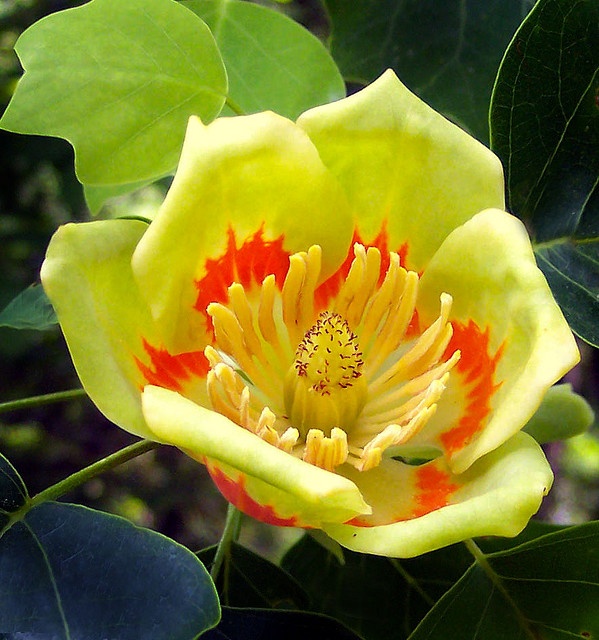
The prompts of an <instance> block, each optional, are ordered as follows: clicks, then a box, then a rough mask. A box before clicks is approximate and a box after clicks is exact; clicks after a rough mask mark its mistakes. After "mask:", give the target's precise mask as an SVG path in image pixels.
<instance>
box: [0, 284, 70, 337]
mask: <svg viewBox="0 0 599 640" xmlns="http://www.w3.org/2000/svg"><path fill="white" fill-rule="evenodd" d="M57 322H58V320H57V318H56V314H55V313H54V309H53V308H52V304H51V303H50V300H48V297H47V296H46V294H45V292H44V290H43V288H42V287H40V286H39V285H36V284H32V285H31V286H30V287H27V289H25V291H22V292H21V293H20V294H19V295H18V296H17V297H16V298H14V300H12V301H11V302H9V303H8V305H7V306H6V307H4V309H3V310H2V311H0V327H10V328H12V329H36V330H38V331H44V330H45V329H49V328H50V327H53V326H54V325H55V324H56V323H57Z"/></svg>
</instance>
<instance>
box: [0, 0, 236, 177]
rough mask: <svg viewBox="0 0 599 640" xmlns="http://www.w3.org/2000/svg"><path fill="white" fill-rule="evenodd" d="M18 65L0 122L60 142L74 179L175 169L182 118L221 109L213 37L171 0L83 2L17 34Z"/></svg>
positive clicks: (223, 88)
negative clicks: (69, 152)
mask: <svg viewBox="0 0 599 640" xmlns="http://www.w3.org/2000/svg"><path fill="white" fill-rule="evenodd" d="M16 51H17V53H18V55H19V58H20V59H21V61H22V63H23V67H24V68H25V75H24V76H23V78H22V79H21V81H20V82H19V84H18V86H17V90H16V92H15V95H14V97H13V99H12V101H11V103H10V104H9V106H8V108H7V110H6V112H5V114H4V116H3V117H2V119H1V120H0V124H1V125H2V126H3V127H5V128H6V129H8V130H10V131H15V132H17V133H34V134H42V135H52V136H59V137H62V138H66V139H67V140H69V142H71V143H72V144H73V146H74V147H75V164H76V168H77V174H78V177H79V179H80V180H81V182H83V183H89V184H117V183H128V182H129V183H130V182H137V181H141V180H146V179H151V178H155V177H158V176H162V175H165V174H167V173H169V172H170V171H172V170H173V169H174V167H175V166H176V163H177V159H178V157H179V152H180V150H181V143H182V141H183V137H184V134H185V128H186V125H187V120H188V118H189V116H190V115H191V114H195V115H198V116H200V117H201V118H202V120H203V121H204V122H208V121H210V120H212V119H213V118H214V117H215V116H216V115H217V114H218V113H219V112H220V110H221V108H222V105H223V103H224V100H225V97H226V93H227V80H226V73H225V70H224V66H223V63H222V59H221V57H220V54H219V51H218V48H217V46H216V43H215V42H214V38H213V37H212V35H211V33H210V30H209V29H208V27H206V25H205V24H204V23H203V22H202V21H201V20H200V19H199V18H198V17H197V16H195V15H194V14H193V13H192V12H190V11H188V10H187V9H185V8H184V7H182V6H180V5H179V4H178V3H176V2H174V1H173V0H127V2H122V0H92V1H91V2H89V3H87V4H85V5H83V6H81V7H77V8H74V9H68V10H66V11H61V12H58V13H55V14H52V15H50V16H48V17H46V18H43V19H42V20H40V21H39V22H37V23H35V24H34V25H33V26H32V27H30V28H29V29H27V30H26V31H25V32H24V33H23V34H22V35H21V37H20V38H19V40H18V42H17V45H16Z"/></svg>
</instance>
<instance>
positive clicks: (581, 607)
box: [410, 522, 599, 640]
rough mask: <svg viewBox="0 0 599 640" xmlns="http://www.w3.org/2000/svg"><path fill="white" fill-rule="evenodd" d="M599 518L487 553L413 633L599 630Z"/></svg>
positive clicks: (516, 635)
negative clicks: (503, 549)
mask: <svg viewBox="0 0 599 640" xmlns="http://www.w3.org/2000/svg"><path fill="white" fill-rule="evenodd" d="M598 557H599V523H597V522H592V523H588V524H584V525H580V526H578V527H569V528H567V529H564V530H562V531H559V532H557V533H552V534H549V535H546V536H542V537H540V538H537V539H536V540H533V541H532V542H529V543H526V544H523V545H521V546H519V547H516V548H513V549H511V550H509V551H503V552H499V553H494V554H490V555H488V556H482V561H481V563H480V564H476V565H475V566H473V567H472V568H471V569H470V570H469V571H468V572H467V573H466V574H465V575H464V577H463V578H462V579H461V580H460V581H459V582H458V583H457V584H456V585H455V586H454V587H453V588H452V589H451V590H450V591H449V592H447V593H446V594H445V596H444V597H443V598H442V599H441V600H440V601H439V603H438V604H437V606H435V607H434V608H433V609H432V610H431V611H430V613H429V614H428V615H427V616H426V618H425V619H424V620H423V621H422V623H421V624H420V625H419V626H418V628H417V629H416V631H415V632H414V633H413V634H412V635H411V636H410V640H437V639H438V640H446V639H447V638H454V637H455V638H475V637H476V638H484V639H485V640H505V639H506V638H510V640H530V638H539V639H540V638H542V639H543V640H562V639H563V640H566V639H568V638H594V637H597V634H599V562H598V561H597V558H598Z"/></svg>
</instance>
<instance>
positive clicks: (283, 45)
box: [181, 0, 345, 119]
mask: <svg viewBox="0 0 599 640" xmlns="http://www.w3.org/2000/svg"><path fill="white" fill-rule="evenodd" d="M181 4H183V5H185V6H186V7H188V8H189V9H191V10H192V11H194V12H195V13H197V14H198V15H199V16H200V17H201V18H203V19H204V20H205V21H206V23H207V24H208V26H209V27H210V28H211V29H212V33H213V34H214V37H215V38H216V42H217V43H218V46H219V47H220V51H221V54H222V56H223V59H224V61H225V66H226V68H227V75H228V77H229V95H230V97H231V98H232V100H233V101H234V102H235V103H236V104H237V105H238V106H239V107H240V108H241V109H242V110H243V111H244V112H246V113H254V112H258V111H265V110H267V109H270V110H272V111H275V112H277V113H279V114H281V115H283V116H286V117H288V118H291V119H295V118H297V116H298V115H299V114H300V113H302V112H303V111H305V110H306V109H309V108H310V107H314V106H316V105H320V104H324V103H327V102H331V101H333V100H337V99H339V98H342V97H344V96H345V84H344V82H343V78H342V77H341V74H340V73H339V70H338V69H337V67H336V65H335V63H334V61H333V59H332V58H331V56H330V54H329V52H328V51H327V49H326V48H325V47H324V45H323V44H322V43H321V42H320V40H318V39H317V38H316V37H315V36H314V35H312V34H311V33H310V32H309V31H307V30H306V29H304V28H303V27H302V26H300V25H299V24H298V23H297V22H294V21H293V20H291V19H290V18H288V17H287V16H285V15H283V14H281V13H278V12H276V11H273V10H271V9H268V8H266V7H261V6H259V5H257V4H253V3H251V2H238V1H237V0H189V1H185V2H182V3H181Z"/></svg>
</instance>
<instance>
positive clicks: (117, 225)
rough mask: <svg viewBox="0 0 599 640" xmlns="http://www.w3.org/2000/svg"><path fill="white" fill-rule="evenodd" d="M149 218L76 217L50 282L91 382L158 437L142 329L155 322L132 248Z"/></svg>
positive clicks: (108, 408) (58, 238)
mask: <svg viewBox="0 0 599 640" xmlns="http://www.w3.org/2000/svg"><path fill="white" fill-rule="evenodd" d="M146 229H147V225H146V224H144V223H143V222H139V221H136V220H107V221H101V222H90V223H87V224H68V225H66V226H64V227H61V228H60V229H59V230H58V231H57V232H56V233H55V235H54V236H53V238H52V240H51V242H50V246H49V247H48V252H47V254H46V259H45V261H44V264H43V265H42V271H41V277H42V284H43V286H44V289H45V291H46V293H47V294H48V297H49V298H50V300H51V301H52V305H53V306H54V308H55V309H56V313H57V315H58V320H59V322H60V325H61V328H62V330H63V333H64V335H65V338H66V341H67V344H68V347H69V350H70V352H71V357H72V358H73V362H74V364H75V368H76V369H77V373H78V375H79V377H80V379H81V382H82V383H83V386H84V388H85V390H86V391H87V393H88V394H89V396H90V397H91V399H92V400H93V401H94V402H95V404H96V405H97V406H98V408H99V409H100V411H102V413H104V415H105V416H106V417H107V418H109V419H110V420H112V421H113V422H115V423H116V424H118V425H119V426H121V427H122V428H123V429H126V430H127V431H130V432H131V433H135V434H137V435H139V436H142V437H151V432H150V431H149V430H148V428H147V427H146V424H145V421H144V418H143V415H142V412H141V398H140V382H141V378H140V372H139V370H138V369H137V367H136V365H135V360H134V357H133V356H134V355H135V354H139V355H141V354H142V336H145V337H146V338H148V339H152V338H153V337H155V334H154V329H153V322H152V319H151V316H150V312H149V309H148V308H147V306H146V304H145V302H144V300H143V299H142V297H141V296H140V294H139V291H138V289H137V286H136V284H135V282H134V280H133V274H132V272H131V255H132V254H133V250H134V248H135V245H136V244H137V243H138V241H139V239H140V238H141V236H142V235H143V233H144V232H145V231H146Z"/></svg>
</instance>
